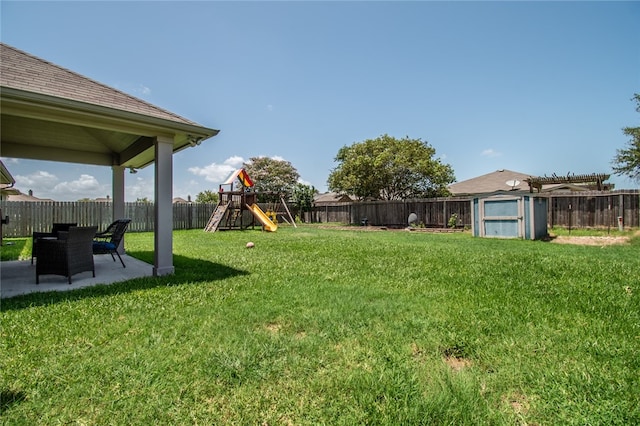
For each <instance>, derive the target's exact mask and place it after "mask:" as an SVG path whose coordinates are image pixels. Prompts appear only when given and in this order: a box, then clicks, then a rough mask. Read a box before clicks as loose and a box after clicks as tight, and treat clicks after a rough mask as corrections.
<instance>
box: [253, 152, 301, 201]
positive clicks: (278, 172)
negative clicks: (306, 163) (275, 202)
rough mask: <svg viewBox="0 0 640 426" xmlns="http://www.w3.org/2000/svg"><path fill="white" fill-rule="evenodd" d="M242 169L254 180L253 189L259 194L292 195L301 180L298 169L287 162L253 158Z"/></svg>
mask: <svg viewBox="0 0 640 426" xmlns="http://www.w3.org/2000/svg"><path fill="white" fill-rule="evenodd" d="M242 167H244V169H245V170H246V171H247V173H248V174H249V176H250V177H251V180H253V183H254V188H253V189H254V190H255V191H256V192H258V193H265V192H273V193H277V194H280V195H284V194H290V193H291V192H292V190H293V188H294V186H295V185H296V184H297V183H298V179H299V178H300V174H299V173H298V171H297V170H296V168H295V167H293V166H292V165H291V163H290V162H288V161H285V160H276V159H274V158H269V157H251V158H250V159H249V161H247V162H246V163H244V164H243V165H242Z"/></svg>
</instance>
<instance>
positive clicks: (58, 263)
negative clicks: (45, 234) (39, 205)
mask: <svg viewBox="0 0 640 426" xmlns="http://www.w3.org/2000/svg"><path fill="white" fill-rule="evenodd" d="M97 230H98V227H97V226H82V227H80V226H72V227H70V228H69V230H68V231H67V232H61V233H60V234H59V236H60V238H59V239H57V240H53V239H51V240H49V239H41V240H40V241H38V261H37V262H36V284H40V275H63V276H65V277H67V279H68V280H69V284H71V276H72V275H75V274H78V273H80V272H85V271H91V272H92V273H93V276H94V277H95V276H96V269H95V266H94V264H93V251H92V250H91V245H92V241H93V237H94V236H95V235H96V231H97Z"/></svg>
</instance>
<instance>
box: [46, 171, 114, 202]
mask: <svg viewBox="0 0 640 426" xmlns="http://www.w3.org/2000/svg"><path fill="white" fill-rule="evenodd" d="M99 190H100V183H99V182H98V180H97V179H96V178H95V177H93V176H91V175H85V174H82V175H80V178H79V179H76V180H72V181H71V182H60V183H59V184H57V185H56V186H55V187H54V188H53V193H54V194H61V195H71V194H76V195H82V196H81V197H79V198H86V197H89V198H91V197H90V196H88V195H84V194H96V193H98V191H99ZM102 192H104V191H102ZM106 194H107V193H106V192H105V193H104V194H101V195H100V196H101V197H104V196H105V195H106Z"/></svg>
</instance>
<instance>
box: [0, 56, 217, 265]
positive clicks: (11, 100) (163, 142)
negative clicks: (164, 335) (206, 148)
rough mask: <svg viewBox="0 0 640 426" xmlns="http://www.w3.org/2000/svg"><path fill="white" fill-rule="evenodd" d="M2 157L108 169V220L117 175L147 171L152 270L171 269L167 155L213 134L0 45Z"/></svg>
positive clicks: (120, 179) (116, 202) (117, 206)
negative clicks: (150, 177)
mask: <svg viewBox="0 0 640 426" xmlns="http://www.w3.org/2000/svg"><path fill="white" fill-rule="evenodd" d="M0 113H1V126H2V132H1V143H2V145H1V152H0V154H1V155H2V156H4V157H10V158H24V159H34V160H45V161H60V162H70V163H81V164H93V165H100V166H108V167H111V170H112V187H113V189H112V191H113V196H112V199H113V217H114V219H115V218H121V217H123V216H124V213H125V204H124V195H125V189H124V180H125V179H124V176H125V175H124V173H125V170H126V169H130V170H131V171H135V170H136V169H139V168H143V167H146V166H148V165H151V164H154V165H155V189H154V194H155V195H154V198H155V218H154V219H155V232H154V248H155V253H154V267H153V274H154V275H156V276H159V275H166V274H171V273H173V272H174V266H173V238H172V231H173V208H172V185H173V153H175V152H178V151H181V150H183V149H185V148H188V147H191V146H196V145H199V144H200V143H201V142H202V141H204V140H206V139H208V138H211V137H213V136H215V135H217V134H218V130H215V129H210V128H206V127H203V126H201V125H199V124H197V123H195V122H193V121H190V120H187V119H186V118H183V117H180V116H179V115H177V114H174V113H172V112H169V111H166V110H164V109H161V108H158V107H156V106H154V105H151V104H149V103H147V102H145V101H142V100H140V99H138V98H135V97H133V96H130V95H128V94H126V93H123V92H120V91H118V90H116V89H113V88H111V87H108V86H105V85H103V84H101V83H98V82H96V81H93V80H91V79H89V78H86V77H84V76H82V75H80V74H77V73H75V72H73V71H70V70H67V69H64V68H62V67H59V66H57V65H54V64H52V63H50V62H47V61H45V60H42V59H39V58H37V57H35V56H32V55H30V54H28V53H26V52H23V51H20V50H18V49H15V48H13V47H11V46H8V45H6V44H3V43H0Z"/></svg>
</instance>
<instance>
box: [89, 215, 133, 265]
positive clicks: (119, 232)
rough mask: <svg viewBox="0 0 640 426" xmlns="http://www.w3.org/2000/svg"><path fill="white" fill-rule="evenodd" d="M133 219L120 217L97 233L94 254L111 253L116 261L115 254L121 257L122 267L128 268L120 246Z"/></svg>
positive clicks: (94, 241)
mask: <svg viewBox="0 0 640 426" xmlns="http://www.w3.org/2000/svg"><path fill="white" fill-rule="evenodd" d="M130 222H131V219H118V220H116V221H115V222H113V223H112V224H111V225H109V227H108V228H107V229H105V230H104V231H102V232H99V233H97V234H96V236H95V239H94V240H93V254H107V253H108V254H110V255H111V258H112V259H113V261H114V262H115V261H116V258H115V257H114V254H115V255H116V256H118V259H120V263H122V267H123V268H126V267H127V266H126V265H125V264H124V261H123V260H122V258H121V257H120V253H118V247H120V243H121V242H122V238H124V233H125V232H127V227H128V226H129V223H130Z"/></svg>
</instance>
